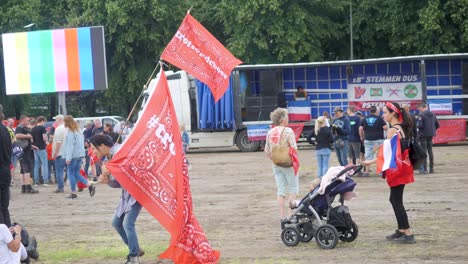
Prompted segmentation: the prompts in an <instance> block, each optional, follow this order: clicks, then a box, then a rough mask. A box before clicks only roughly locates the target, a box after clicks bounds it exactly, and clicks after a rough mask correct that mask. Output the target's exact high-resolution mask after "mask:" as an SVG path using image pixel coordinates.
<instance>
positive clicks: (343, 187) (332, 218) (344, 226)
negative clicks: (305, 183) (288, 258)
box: [281, 165, 363, 249]
mask: <svg viewBox="0 0 468 264" xmlns="http://www.w3.org/2000/svg"><path fill="white" fill-rule="evenodd" d="M362 168H363V166H362V165H353V166H349V167H346V168H345V169H343V170H341V171H340V172H339V173H338V174H337V175H336V176H335V177H333V178H332V180H331V183H330V184H329V185H328V186H327V187H326V189H325V192H324V194H323V195H321V194H319V193H318V189H319V186H317V187H316V188H315V189H314V190H312V191H311V192H310V193H309V194H307V195H306V196H305V197H304V198H303V199H302V200H301V201H300V202H299V203H298V204H297V205H296V207H295V208H292V209H295V210H294V212H293V214H292V215H291V216H290V217H288V218H287V220H285V221H283V222H282V223H281V229H282V232H281V240H282V241H283V243H284V244H285V245H286V246H289V247H293V246H296V245H297V244H298V243H299V242H309V241H311V240H312V238H314V237H315V241H316V242H317V244H318V245H319V246H320V247H321V248H323V249H332V248H334V247H335V246H336V245H337V243H338V240H341V241H343V242H352V241H354V240H355V239H356V238H357V236H358V232H359V231H358V226H357V225H356V223H355V222H354V221H353V220H352V219H351V215H350V213H349V210H348V207H346V206H345V205H344V194H345V193H347V192H351V191H353V190H354V187H355V186H356V183H355V182H354V181H353V179H352V178H351V177H352V176H354V175H356V174H357V173H358V172H360V171H361V170H362ZM345 174H346V176H345V181H344V182H343V181H341V180H340V179H339V178H340V177H341V176H343V175H345ZM337 195H339V202H340V205H338V206H336V207H332V203H333V201H334V200H335V196H337Z"/></svg>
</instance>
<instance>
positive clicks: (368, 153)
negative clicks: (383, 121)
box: [364, 139, 384, 160]
mask: <svg viewBox="0 0 468 264" xmlns="http://www.w3.org/2000/svg"><path fill="white" fill-rule="evenodd" d="M383 142H384V140H383V139H377V140H367V139H366V140H364V148H365V157H366V160H373V159H374V157H376V156H377V155H376V154H375V153H376V152H374V148H375V147H378V146H380V145H382V144H383Z"/></svg>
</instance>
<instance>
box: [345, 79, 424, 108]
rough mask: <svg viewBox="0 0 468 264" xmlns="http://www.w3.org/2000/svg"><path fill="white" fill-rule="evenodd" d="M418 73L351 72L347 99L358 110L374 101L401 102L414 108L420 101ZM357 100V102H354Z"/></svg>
mask: <svg viewBox="0 0 468 264" xmlns="http://www.w3.org/2000/svg"><path fill="white" fill-rule="evenodd" d="M422 96H423V92H422V84H421V76H420V75H419V74H414V73H408V74H392V75H378V74H372V75H371V74H353V75H350V76H349V78H348V99H349V102H350V104H351V105H355V106H357V107H360V108H358V109H359V110H366V109H368V107H370V105H372V103H375V102H387V101H392V102H402V103H405V104H409V105H411V107H412V109H416V106H417V103H419V102H421V101H422ZM356 102H359V103H356Z"/></svg>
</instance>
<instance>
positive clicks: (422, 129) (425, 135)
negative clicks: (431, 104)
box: [418, 103, 439, 174]
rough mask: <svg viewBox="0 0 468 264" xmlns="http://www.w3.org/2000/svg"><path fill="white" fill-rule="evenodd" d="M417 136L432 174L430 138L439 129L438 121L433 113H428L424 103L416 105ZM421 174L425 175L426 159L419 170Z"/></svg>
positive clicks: (432, 163) (432, 160)
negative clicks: (417, 114)
mask: <svg viewBox="0 0 468 264" xmlns="http://www.w3.org/2000/svg"><path fill="white" fill-rule="evenodd" d="M418 110H419V117H418V136H419V143H420V144H421V147H422V148H423V149H424V151H425V152H426V153H427V154H428V156H429V173H434V153H433V152H432V137H434V136H435V135H436V130H437V129H438V128H439V121H437V118H436V116H435V115H434V113H432V112H431V111H429V109H428V107H427V104H426V103H420V104H419V105H418ZM419 172H420V173H421V174H426V173H427V158H426V160H425V161H424V163H423V164H422V165H421V168H420V169H419Z"/></svg>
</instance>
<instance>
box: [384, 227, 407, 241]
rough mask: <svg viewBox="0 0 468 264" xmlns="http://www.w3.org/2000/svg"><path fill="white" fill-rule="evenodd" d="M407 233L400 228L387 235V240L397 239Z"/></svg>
mask: <svg viewBox="0 0 468 264" xmlns="http://www.w3.org/2000/svg"><path fill="white" fill-rule="evenodd" d="M404 234H405V233H403V232H400V230H398V229H397V230H395V233H393V234H391V235H389V236H386V238H387V240H395V239H397V238H400V237H401V236H403V235H404Z"/></svg>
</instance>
